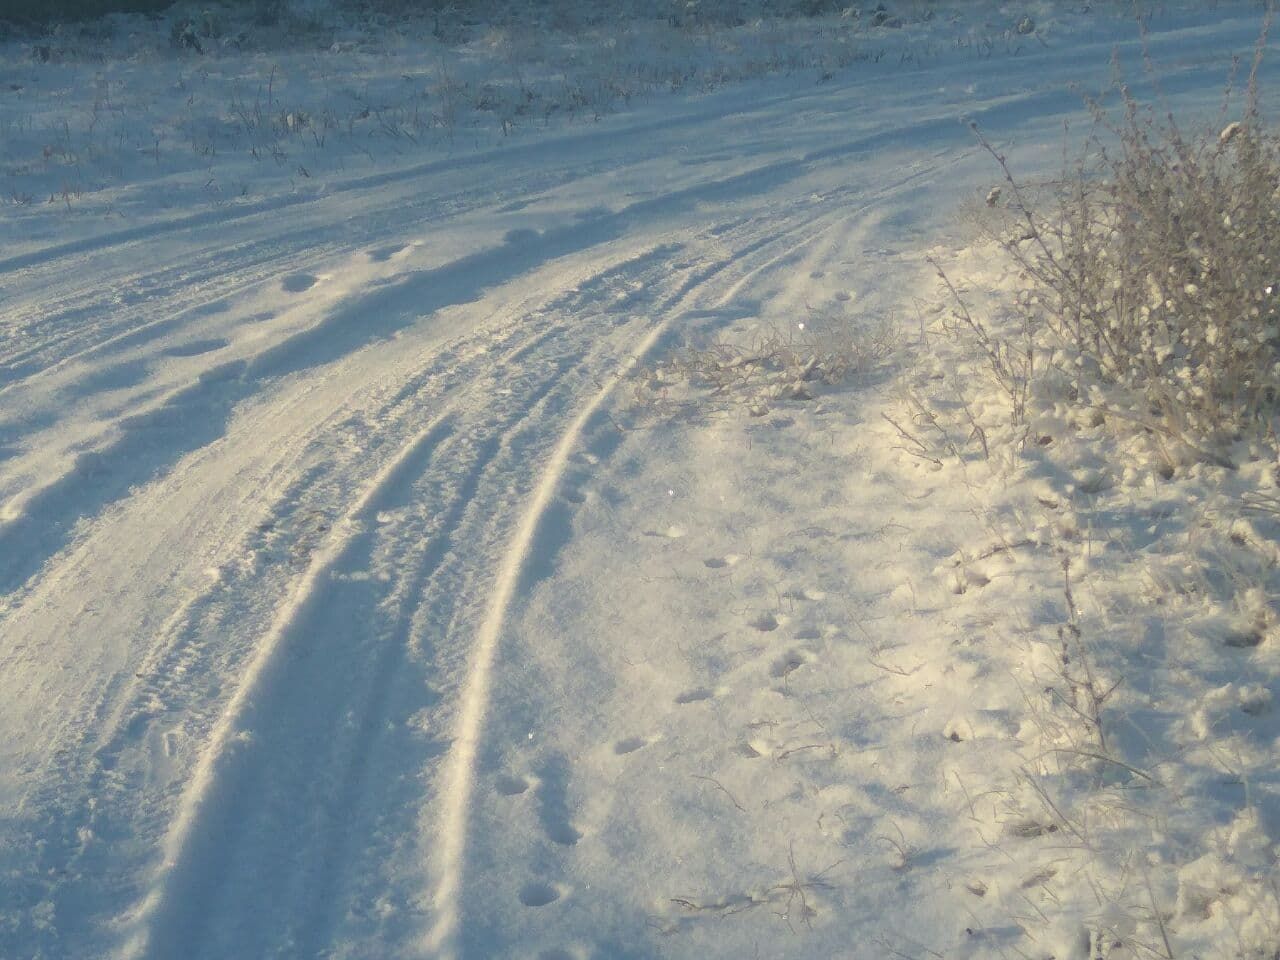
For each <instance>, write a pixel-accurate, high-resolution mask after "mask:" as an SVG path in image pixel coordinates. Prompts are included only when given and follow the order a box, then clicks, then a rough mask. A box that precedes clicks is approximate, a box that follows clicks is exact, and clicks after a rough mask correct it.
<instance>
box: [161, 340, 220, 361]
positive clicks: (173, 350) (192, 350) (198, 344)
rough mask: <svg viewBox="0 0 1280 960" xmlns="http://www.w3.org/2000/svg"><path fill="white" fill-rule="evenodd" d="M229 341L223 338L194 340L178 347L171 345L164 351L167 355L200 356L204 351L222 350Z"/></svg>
mask: <svg viewBox="0 0 1280 960" xmlns="http://www.w3.org/2000/svg"><path fill="white" fill-rule="evenodd" d="M227 343H228V341H226V340H222V339H212V340H192V341H191V342H190V343H180V344H178V345H177V346H176V347H169V348H168V349H167V350H165V351H164V355H165V356H166V357H198V356H200V354H202V353H213V351H215V350H221V349H222V348H223V347H225V346H227Z"/></svg>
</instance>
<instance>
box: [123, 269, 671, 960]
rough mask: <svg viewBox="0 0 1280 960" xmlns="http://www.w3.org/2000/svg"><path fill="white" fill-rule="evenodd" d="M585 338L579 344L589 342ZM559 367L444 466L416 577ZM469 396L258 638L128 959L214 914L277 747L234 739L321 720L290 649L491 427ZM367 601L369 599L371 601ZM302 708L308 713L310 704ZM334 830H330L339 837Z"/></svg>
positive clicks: (353, 516)
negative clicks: (400, 505) (472, 421)
mask: <svg viewBox="0 0 1280 960" xmlns="http://www.w3.org/2000/svg"><path fill="white" fill-rule="evenodd" d="M655 251H656V252H653V251H650V252H646V253H644V254H641V255H640V256H638V257H633V258H632V259H631V260H629V261H627V262H626V263H624V264H623V266H624V267H626V266H627V265H628V264H629V265H631V266H634V265H635V264H644V263H647V262H650V261H652V260H655V259H657V258H660V257H661V256H662V255H664V254H668V253H669V251H670V247H668V246H665V245H664V246H659V247H657V248H655ZM617 271H618V266H617V265H614V266H612V267H610V269H609V270H608V271H606V273H613V272H617ZM587 285H588V284H587V283H585V282H584V283H580V286H587ZM564 326H565V325H564V324H563V323H560V324H558V325H553V326H551V327H549V328H548V329H547V330H545V331H543V332H541V333H538V334H537V335H536V336H534V337H532V338H526V339H524V341H523V342H521V343H520V344H518V345H516V346H514V347H513V348H512V349H511V350H510V351H508V352H507V354H506V355H505V357H501V358H497V359H498V363H499V365H500V366H506V365H508V364H511V363H514V362H518V361H520V360H521V358H522V357H523V358H524V360H523V363H524V365H528V364H530V359H529V354H530V351H533V350H536V349H537V348H538V347H539V346H541V345H549V346H551V347H555V346H556V345H557V341H556V338H555V337H554V334H555V333H556V332H557V331H563V330H564ZM578 339H579V341H581V339H582V338H581V337H579V338H578ZM551 363H552V367H553V368H554V369H553V370H552V372H551V376H550V377H549V378H545V377H544V378H543V380H542V381H541V382H540V383H537V384H535V385H534V389H533V391H532V393H527V394H525V395H524V397H523V399H522V400H521V402H520V403H519V404H518V405H517V406H516V408H515V409H514V412H513V413H511V415H510V416H509V417H507V418H506V419H507V423H506V426H505V427H502V426H499V427H498V429H497V433H496V434H493V435H491V436H490V437H489V438H488V439H485V438H484V436H483V435H480V436H478V438H477V439H476V442H475V444H474V448H475V450H476V451H477V455H476V456H474V457H472V458H471V462H472V466H471V467H470V468H469V469H468V471H467V472H466V473H465V474H463V475H461V476H459V475H454V474H446V478H445V479H444V480H442V481H441V483H440V484H439V486H440V487H442V488H444V489H447V490H450V491H451V496H452V497H453V499H452V505H451V506H448V507H446V508H445V509H444V511H443V512H444V514H445V522H444V526H443V528H442V529H441V530H439V531H436V532H435V533H434V534H433V535H432V537H431V538H430V539H429V540H426V541H425V546H424V548H423V550H422V555H421V556H420V557H419V558H418V559H417V560H416V561H415V562H414V566H415V567H416V569H417V570H418V573H417V574H416V575H415V579H417V580H425V579H428V578H429V576H430V574H431V572H432V571H433V570H434V568H435V567H436V566H438V564H439V563H440V562H442V561H443V559H444V558H445V557H446V556H447V555H448V553H449V551H450V541H451V537H452V532H453V531H454V530H455V529H456V527H457V524H458V523H459V522H460V521H461V519H462V518H463V516H464V515H465V514H466V513H467V511H468V510H469V509H470V508H471V507H472V506H473V504H472V502H471V497H472V494H473V492H474V490H475V487H476V484H477V483H478V479H479V477H480V475H481V474H482V473H484V472H485V471H486V469H487V468H488V467H489V466H490V464H491V463H492V461H493V459H494V457H495V456H496V455H497V453H498V451H499V450H500V448H501V446H502V444H501V443H500V442H499V440H498V439H497V437H500V436H502V435H504V434H509V433H510V432H511V431H512V430H513V429H515V427H516V426H518V425H519V424H520V423H522V422H524V421H526V420H527V419H528V418H529V417H530V416H532V415H535V414H536V413H537V412H538V411H539V409H541V405H542V404H543V402H544V400H545V399H546V397H547V396H548V395H549V393H550V391H551V390H552V388H553V387H554V386H555V384H556V383H557V382H558V381H559V379H560V377H561V376H563V374H564V372H565V371H566V370H567V369H569V368H570V367H571V366H572V357H567V356H566V357H562V358H561V359H559V360H556V359H555V354H554V352H553V356H552V361H551ZM544 365H545V361H544ZM535 379H536V378H535ZM489 386H490V388H491V389H488V390H480V391H479V392H480V393H481V394H482V396H483V395H484V394H485V393H492V392H493V389H492V388H494V387H495V385H493V384H491V385H489ZM477 390H479V388H477ZM472 392H473V393H474V392H476V391H472ZM465 401H466V396H463V397H455V398H454V399H453V401H452V402H449V403H447V407H448V408H449V410H450V411H451V412H450V413H448V414H445V415H444V416H447V417H449V418H451V424H452V425H451V427H450V430H449V434H448V436H438V437H437V436H436V435H435V434H434V433H433V432H432V431H431V430H428V431H427V432H426V433H425V434H420V435H419V437H418V438H417V439H415V440H414V441H413V442H411V443H410V444H409V445H407V446H406V447H405V448H404V449H403V450H402V451H401V452H400V454H399V455H398V456H397V457H396V459H395V461H394V462H393V463H392V464H391V465H390V466H389V467H387V468H385V469H384V470H383V471H381V472H380V473H379V474H378V476H377V477H376V478H375V479H374V480H373V481H372V482H371V483H370V484H369V486H368V487H367V489H366V490H365V492H364V493H363V494H362V496H361V498H360V500H359V503H358V504H357V506H356V507H355V508H354V510H353V511H351V512H350V513H349V515H348V517H347V519H346V520H344V521H343V524H342V525H343V526H344V527H346V528H349V529H351V530H353V531H355V534H354V535H353V536H348V537H345V538H343V539H342V540H340V541H339V543H338V545H337V546H334V547H331V548H330V549H329V550H328V551H327V552H326V553H325V554H324V555H323V556H319V557H317V559H316V561H315V562H314V564H313V566H312V569H311V570H310V571H309V572H308V574H307V576H306V578H305V580H304V581H303V582H302V583H301V584H300V585H299V586H298V588H297V589H296V591H295V594H294V597H293V599H292V600H291V601H290V603H289V604H288V605H287V607H286V608H285V609H284V610H283V611H282V612H281V614H280V615H279V616H278V618H277V620H276V623H275V624H274V625H273V627H272V629H271V631H270V633H269V635H268V637H267V638H266V639H265V640H264V641H263V643H262V644H261V645H260V648H259V652H258V654H257V657H256V659H255V662H254V664H253V665H252V666H251V667H250V669H249V671H248V676H247V678H246V680H245V681H244V683H243V685H242V687H241V690H240V692H238V693H237V695H236V698H235V699H234V700H233V701H232V703H231V704H230V705H229V706H228V707H227V710H226V712H225V714H224V717H223V719H222V720H221V721H220V722H219V725H218V728H217V730H216V731H215V733H214V735H213V737H212V738H211V743H210V746H209V747H208V748H207V749H206V751H205V754H204V756H203V758H202V759H201V761H200V765H199V768H198V770H197V773H196V775H195V776H194V777H193V780H192V783H191V785H190V787H189V789H188V791H187V796H186V798H185V799H184V801H183V804H182V809H181V812H180V813H179V816H178V819H177V821H176V822H175V824H174V827H173V829H172V831H171V833H170V837H169V839H168V840H167V842H166V851H167V852H166V861H167V865H166V867H165V868H163V870H162V872H161V874H160V875H159V876H158V877H157V878H156V879H155V881H154V884H153V890H152V892H151V894H149V895H148V897H147V899H146V901H145V902H144V904H143V907H142V911H141V912H142V916H141V917H140V918H138V919H139V926H140V928H141V932H140V934H139V936H138V938H136V939H135V940H134V942H133V943H132V944H131V945H130V947H129V948H128V949H127V950H126V955H143V956H155V957H167V956H172V955H173V954H174V951H181V950H183V949H190V948H189V946H185V947H184V943H186V938H189V937H190V936H191V935H192V932H193V931H197V930H199V929H202V928H203V924H204V923H205V920H204V918H203V917H202V916H201V914H204V913H209V912H216V906H215V905H214V904H215V903H216V898H217V893H216V890H213V891H212V894H211V889H210V888H209V885H208V883H207V882H206V880H207V878H208V877H211V876H212V877H214V878H215V879H214V880H213V881H212V882H213V883H215V884H216V883H217V880H216V877H217V876H218V875H219V874H220V873H222V872H225V870H224V865H225V863H226V859H227V857H228V855H229V854H228V847H230V846H234V840H235V839H236V837H237V836H238V833H239V832H242V821H243V820H245V819H247V818H249V817H251V816H252V814H253V809H252V808H253V806H254V803H255V800H254V795H255V792H256V791H255V789H254V787H255V785H256V786H260V785H261V784H262V783H263V782H264V781H265V780H268V779H269V775H268V774H267V773H266V772H265V770H266V768H265V766H264V764H268V763H269V762H270V760H271V758H270V756H269V755H268V753H269V751H265V750H254V749H253V748H252V747H251V746H250V747H242V746H241V745H240V744H239V743H238V738H239V737H241V735H242V734H243V733H245V732H246V731H248V730H251V729H259V730H261V729H262V728H264V727H265V728H266V733H265V734H264V736H265V739H266V740H268V741H270V740H271V739H272V737H273V733H272V731H271V728H272V727H273V726H274V725H275V724H281V725H288V724H291V723H292V724H295V725H298V726H299V728H300V729H302V728H307V727H309V726H311V725H313V723H312V722H313V721H315V720H317V719H322V717H320V716H318V715H312V714H306V713H304V714H302V715H301V716H299V715H296V714H295V713H293V712H291V709H290V708H291V707H292V708H297V707H298V706H299V695H298V694H297V693H296V692H290V691H294V690H295V688H296V687H297V685H298V684H299V683H303V682H304V681H303V680H299V679H298V678H297V677H296V676H295V673H298V672H301V674H303V675H304V676H305V675H306V668H305V665H303V666H302V667H299V665H297V664H296V663H286V662H284V661H285V659H286V658H288V657H290V656H291V654H290V649H294V650H301V649H302V646H301V644H302V639H301V635H302V634H305V633H306V632H307V631H308V624H313V623H314V624H318V625H319V627H320V628H321V629H323V627H324V621H325V619H326V616H327V614H328V613H329V612H331V611H329V607H330V606H332V604H328V603H327V601H326V599H325V597H324V594H325V592H326V586H327V585H330V586H331V585H332V583H333V582H334V580H335V579H336V577H338V576H339V575H341V574H342V573H343V571H348V570H355V569H357V568H360V567H361V566H362V564H361V563H360V562H358V561H357V560H356V559H355V558H357V557H367V556H368V555H371V552H372V549H373V544H372V541H371V536H372V534H370V533H369V528H370V527H371V526H372V525H373V524H374V521H375V520H376V518H377V516H378V515H379V514H380V513H381V512H383V510H384V509H387V508H388V503H389V501H391V500H394V499H396V497H397V496H400V495H401V494H402V491H401V490H399V488H401V487H403V486H404V484H405V483H407V482H408V481H409V480H411V479H412V478H413V476H414V475H415V474H417V473H420V472H421V470H422V469H423V468H425V467H426V466H427V465H433V466H434V465H435V461H436V460H440V461H443V462H444V463H445V464H446V466H447V465H448V464H451V463H453V462H454V461H455V459H463V458H462V457H460V456H459V457H455V454H458V453H459V451H457V450H456V448H457V447H458V446H459V442H455V441H460V439H461V438H462V437H463V434H462V432H461V431H462V429H463V427H464V426H465V422H466V420H467V419H468V417H469V415H470V414H474V413H475V412H476V411H479V412H480V414H481V415H482V419H481V423H480V427H484V425H485V424H486V423H488V422H489V421H490V420H491V419H492V417H489V416H486V414H487V411H486V410H485V409H484V408H483V407H482V405H481V404H478V403H476V402H475V400H474V399H473V400H472V402H471V404H470V405H469V406H468V404H467V403H466V402H465ZM499 413H501V411H499ZM501 422H502V417H499V418H498V423H499V424H501ZM475 429H476V428H475V427H474V426H473V427H472V428H471V431H472V432H473V433H474V432H475ZM489 429H490V430H492V429H493V427H492V426H490V427H489ZM462 452H463V453H465V451H462ZM464 462H465V460H464ZM508 469H510V467H508ZM401 552H402V553H403V554H406V555H408V554H410V553H411V552H412V551H410V550H408V549H406V548H403V546H402V551H401ZM411 592H412V591H411ZM367 599H368V598H366V601H367ZM335 602H336V601H335ZM364 606H366V607H367V606H368V604H367V602H366V603H365V604H364ZM338 607H339V608H340V607H341V604H339V605H338ZM393 619H395V618H393ZM398 639H399V636H398V633H397V631H395V630H392V631H391V632H390V634H389V635H388V636H386V637H385V638H384V639H383V640H382V641H380V643H381V646H382V650H381V653H379V652H378V650H377V649H376V648H375V649H374V650H373V651H372V652H373V654H374V656H375V657H380V658H381V660H382V666H380V667H379V668H377V669H376V670H375V671H374V673H375V676H374V677H373V678H372V681H371V682H370V689H371V690H373V691H374V692H373V693H370V694H368V695H367V696H364V697H363V698H359V702H358V703H357V707H359V709H358V711H357V712H359V713H361V714H363V720H362V726H363V728H364V730H365V734H364V735H365V736H369V735H371V734H372V732H373V731H375V730H376V729H377V727H378V726H379V722H378V721H377V719H376V713H377V710H378V708H379V703H380V701H381V699H382V698H381V697H380V696H379V695H378V694H377V691H378V690H381V689H383V688H384V687H385V684H386V682H387V679H388V677H389V675H390V674H391V673H392V672H393V667H394V664H395V662H396V660H397V659H398V658H397V657H396V656H395V650H396V647H397V641H398ZM332 666H333V664H332V663H328V664H326V665H324V666H323V668H322V669H325V670H328V669H330V668H332ZM353 666H354V665H353ZM304 685H305V684H304ZM360 703H363V707H360ZM278 709H283V710H284V712H283V713H281V714H280V715H278V716H274V719H273V720H271V722H265V721H263V720H261V719H259V718H260V717H263V716H265V717H272V716H273V710H278ZM303 709H304V711H305V710H306V709H307V708H306V707H305V705H304V706H303ZM336 714H337V711H335V710H334V709H328V710H327V713H326V715H335V716H336ZM362 752H363V751H362V750H360V749H359V748H358V745H357V747H356V748H355V749H353V751H352V755H353V756H355V757H356V759H357V765H358V761H359V757H360V755H361V753H362ZM249 753H255V754H256V757H257V758H258V759H255V757H254V756H245V754H249ZM255 767H256V770H255ZM342 779H343V780H344V782H345V783H346V784H347V787H346V788H344V789H352V788H353V784H354V782H355V781H356V780H358V779H360V774H359V771H358V770H357V771H355V773H354V774H352V773H350V772H349V773H348V775H347V776H346V777H345V778H342ZM298 782H299V784H301V783H304V782H305V780H304V779H301V778H300V779H299V781H298ZM341 806H342V803H341V802H339V804H338V807H339V808H340V807H341ZM233 811H234V812H233ZM334 832H335V831H330V833H331V834H332V833H334ZM323 859H325V857H324V856H323V855H322V856H321V860H323ZM211 901H212V902H211ZM300 935H303V936H305V935H306V931H305V930H303V931H302V932H301V933H300Z"/></svg>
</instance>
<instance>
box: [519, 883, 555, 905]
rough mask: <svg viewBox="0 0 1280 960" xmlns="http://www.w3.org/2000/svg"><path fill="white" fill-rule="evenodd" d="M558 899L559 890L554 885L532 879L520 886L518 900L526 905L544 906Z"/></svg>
mask: <svg viewBox="0 0 1280 960" xmlns="http://www.w3.org/2000/svg"><path fill="white" fill-rule="evenodd" d="M559 899H560V890H559V889H557V888H556V887H555V885H553V884H550V883H544V882H543V881H541V880H533V881H530V882H529V883H526V884H525V885H524V886H523V887H521V888H520V902H521V903H523V904H524V905H525V906H526V907H545V906H546V905H547V904H549V903H555V902H556V901H557V900H559Z"/></svg>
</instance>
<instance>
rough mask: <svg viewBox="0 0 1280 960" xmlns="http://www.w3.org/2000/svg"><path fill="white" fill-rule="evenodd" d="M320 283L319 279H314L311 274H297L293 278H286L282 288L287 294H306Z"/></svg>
mask: <svg viewBox="0 0 1280 960" xmlns="http://www.w3.org/2000/svg"><path fill="white" fill-rule="evenodd" d="M319 282H320V279H319V278H318V277H313V276H312V275H311V274H309V273H295V274H294V275H293V276H291V277H285V278H284V280H283V282H281V284H280V286H281V287H282V288H283V289H284V291H285V293H306V292H307V291H308V290H310V289H311V288H312V287H314V286H315V285H316V284H317V283H319Z"/></svg>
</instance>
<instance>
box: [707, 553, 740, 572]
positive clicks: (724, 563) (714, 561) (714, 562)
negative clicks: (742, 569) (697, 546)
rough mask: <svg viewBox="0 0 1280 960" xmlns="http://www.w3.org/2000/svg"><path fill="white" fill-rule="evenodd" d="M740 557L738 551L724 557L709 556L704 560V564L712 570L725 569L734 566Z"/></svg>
mask: <svg viewBox="0 0 1280 960" xmlns="http://www.w3.org/2000/svg"><path fill="white" fill-rule="evenodd" d="M740 559H742V558H741V557H739V556H738V555H737V554H736V553H730V554H726V555H725V556H723V557H707V559H705V560H703V561H702V565H703V566H704V567H707V568H709V569H711V570H723V569H724V568H725V567H732V566H733V565H734V564H736V563H737V562H738V561H739V560H740Z"/></svg>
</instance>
